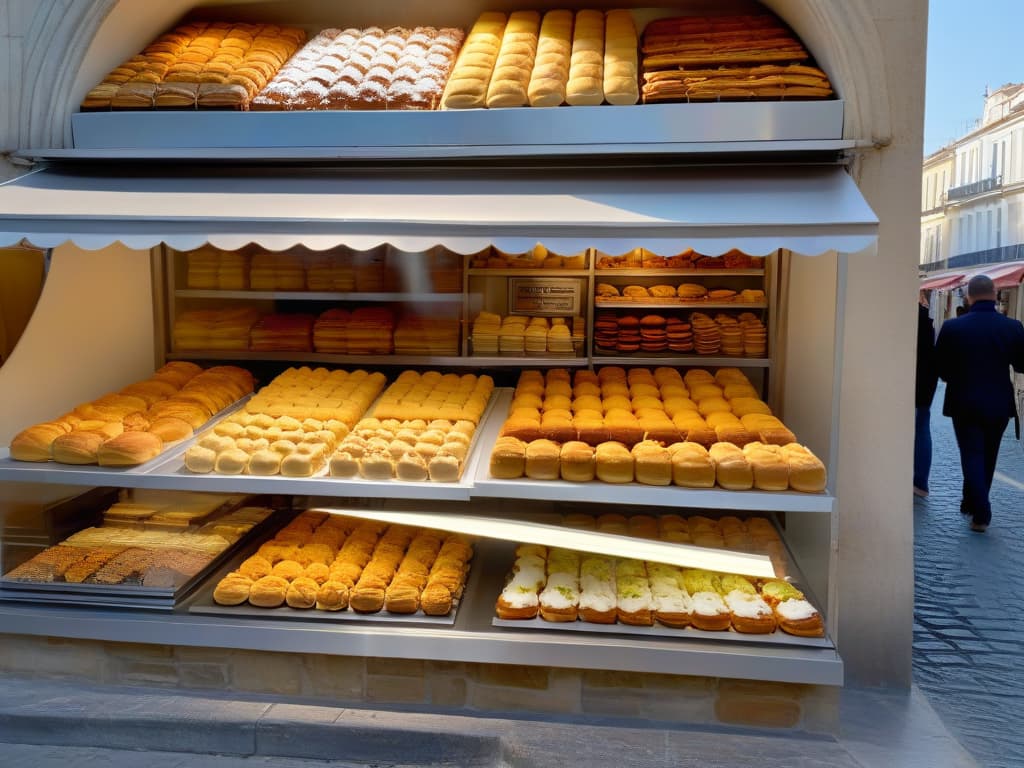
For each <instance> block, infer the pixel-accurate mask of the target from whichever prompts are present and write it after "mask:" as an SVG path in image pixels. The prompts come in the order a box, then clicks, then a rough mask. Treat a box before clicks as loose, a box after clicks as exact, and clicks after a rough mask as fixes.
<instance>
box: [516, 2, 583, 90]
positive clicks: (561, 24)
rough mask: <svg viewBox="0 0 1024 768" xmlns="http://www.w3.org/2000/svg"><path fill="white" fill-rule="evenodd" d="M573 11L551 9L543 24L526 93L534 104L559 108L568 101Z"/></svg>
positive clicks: (545, 15)
mask: <svg viewBox="0 0 1024 768" xmlns="http://www.w3.org/2000/svg"><path fill="white" fill-rule="evenodd" d="M572 22H573V16H572V11H566V10H558V11H548V12H547V13H546V14H544V21H543V22H542V23H541V25H540V35H539V38H538V41H537V58H536V59H535V61H534V64H533V72H532V73H531V74H530V86H529V88H528V90H527V96H528V97H529V100H530V106H531V107H557V106H559V105H560V104H562V103H563V102H564V101H565V88H566V84H567V83H568V82H569V59H570V57H571V55H572Z"/></svg>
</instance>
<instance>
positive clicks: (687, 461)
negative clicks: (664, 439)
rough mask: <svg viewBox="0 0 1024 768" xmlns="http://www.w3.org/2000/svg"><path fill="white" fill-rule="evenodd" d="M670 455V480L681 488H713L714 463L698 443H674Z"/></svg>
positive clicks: (670, 447)
mask: <svg viewBox="0 0 1024 768" xmlns="http://www.w3.org/2000/svg"><path fill="white" fill-rule="evenodd" d="M669 453H670V454H671V456H672V482H673V483H675V484H676V485H678V486H681V487H683V488H713V487H714V485H715V463H714V461H712V460H711V456H710V455H709V454H708V450H707V448H705V447H704V446H703V445H701V444H700V443H675V444H674V445H671V446H669Z"/></svg>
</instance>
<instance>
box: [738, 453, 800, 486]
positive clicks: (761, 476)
mask: <svg viewBox="0 0 1024 768" xmlns="http://www.w3.org/2000/svg"><path fill="white" fill-rule="evenodd" d="M743 454H744V455H745V456H746V457H747V461H748V462H750V467H751V469H752V470H753V471H754V487H755V488H757V489H758V490H761V491H785V490H786V489H787V488H789V464H788V463H787V462H786V459H785V457H784V455H783V453H782V449H781V448H780V447H779V446H777V445H767V444H765V443H761V442H757V441H755V442H752V443H747V444H746V445H745V446H743Z"/></svg>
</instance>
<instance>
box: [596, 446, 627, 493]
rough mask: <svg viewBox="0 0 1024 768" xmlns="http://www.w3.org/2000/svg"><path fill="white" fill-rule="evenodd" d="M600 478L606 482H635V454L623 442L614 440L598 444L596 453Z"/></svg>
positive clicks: (597, 470) (597, 471)
mask: <svg viewBox="0 0 1024 768" xmlns="http://www.w3.org/2000/svg"><path fill="white" fill-rule="evenodd" d="M595 459H596V473H597V478H598V480H601V481H603V482H605V483H631V482H633V470H634V467H633V454H632V453H630V451H629V448H627V447H626V446H625V445H623V444H622V443H618V442H615V441H612V440H609V441H608V442H605V443H601V444H600V445H599V446H597V451H596V454H595Z"/></svg>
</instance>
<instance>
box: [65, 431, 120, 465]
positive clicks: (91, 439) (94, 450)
mask: <svg viewBox="0 0 1024 768" xmlns="http://www.w3.org/2000/svg"><path fill="white" fill-rule="evenodd" d="M106 440H107V438H106V437H105V436H104V435H102V434H100V433H99V432H78V431H73V432H68V433H67V434H66V435H60V436H59V437H57V438H56V439H55V440H54V441H53V446H52V450H53V460H54V461H57V462H60V463H61V464H95V463H96V462H97V461H99V455H98V452H99V448H100V446H101V445H103V443H104V442H105V441H106Z"/></svg>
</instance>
